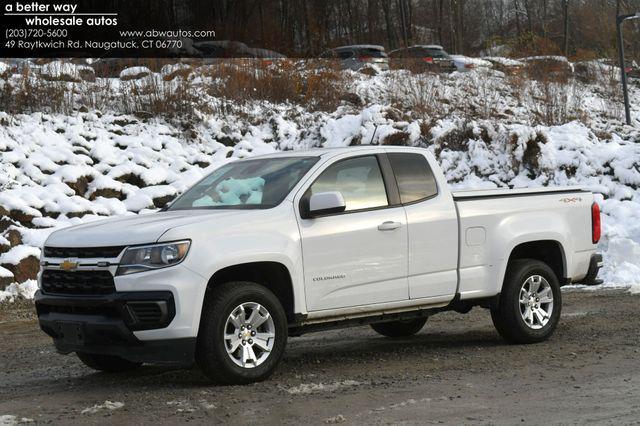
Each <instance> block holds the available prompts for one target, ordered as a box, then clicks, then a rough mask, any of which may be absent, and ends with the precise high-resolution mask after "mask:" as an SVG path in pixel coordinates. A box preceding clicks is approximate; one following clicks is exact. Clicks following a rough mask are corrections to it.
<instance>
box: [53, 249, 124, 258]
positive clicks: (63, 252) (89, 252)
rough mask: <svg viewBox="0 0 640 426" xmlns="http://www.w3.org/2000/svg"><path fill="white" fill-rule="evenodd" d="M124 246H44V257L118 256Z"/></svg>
mask: <svg viewBox="0 0 640 426" xmlns="http://www.w3.org/2000/svg"><path fill="white" fill-rule="evenodd" d="M122 250H124V246H114V247H45V248H44V257H60V258H64V257H78V258H84V259H86V258H100V257H107V258H113V257H118V256H119V255H120V253H122Z"/></svg>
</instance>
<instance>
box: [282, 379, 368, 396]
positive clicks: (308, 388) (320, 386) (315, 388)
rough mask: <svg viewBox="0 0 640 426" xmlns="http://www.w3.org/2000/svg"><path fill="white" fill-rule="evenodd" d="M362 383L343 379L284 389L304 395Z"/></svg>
mask: <svg viewBox="0 0 640 426" xmlns="http://www.w3.org/2000/svg"><path fill="white" fill-rule="evenodd" d="M362 384H363V383H361V382H357V381H355V380H343V381H341V382H333V383H328V384H324V383H302V384H300V385H298V386H294V387H291V388H289V389H287V390H286V391H287V392H288V393H289V394H290V395H304V394H309V393H316V392H335V391H337V390H338V389H342V388H350V387H355V386H360V385H362Z"/></svg>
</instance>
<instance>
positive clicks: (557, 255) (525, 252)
mask: <svg viewBox="0 0 640 426" xmlns="http://www.w3.org/2000/svg"><path fill="white" fill-rule="evenodd" d="M516 259H534V260H538V261H540V262H543V263H545V264H547V265H548V266H549V267H550V268H551V269H552V270H553V272H554V273H555V274H556V277H557V278H558V281H559V282H560V285H562V284H564V282H565V280H566V277H567V257H566V254H565V251H564V247H563V246H562V244H561V243H560V242H559V241H557V240H535V241H527V242H523V243H520V244H518V245H516V246H515V247H513V248H512V250H511V252H510V254H509V258H508V260H507V265H506V266H507V267H508V266H509V265H510V264H511V263H512V262H513V261H514V260H516ZM503 276H504V274H503Z"/></svg>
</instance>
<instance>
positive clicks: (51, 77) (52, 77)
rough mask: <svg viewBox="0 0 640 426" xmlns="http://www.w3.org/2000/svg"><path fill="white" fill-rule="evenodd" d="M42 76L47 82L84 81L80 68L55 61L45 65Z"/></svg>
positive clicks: (41, 72)
mask: <svg viewBox="0 0 640 426" xmlns="http://www.w3.org/2000/svg"><path fill="white" fill-rule="evenodd" d="M40 76H41V77H42V78H43V79H45V80H47V81H66V82H72V83H79V82H80V81H82V78H81V77H80V73H79V72H78V67H77V66H76V65H74V64H70V63H68V62H62V61H53V62H49V63H48V64H45V65H44V66H43V67H42V69H41V70H40Z"/></svg>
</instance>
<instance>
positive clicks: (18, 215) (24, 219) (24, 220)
mask: <svg viewBox="0 0 640 426" xmlns="http://www.w3.org/2000/svg"><path fill="white" fill-rule="evenodd" d="M0 214H1V213H0ZM9 217H10V218H11V219H13V220H14V221H16V222H18V223H20V224H21V225H23V226H31V221H32V220H33V218H34V217H35V216H33V215H30V214H28V213H25V212H23V211H22V210H11V211H10V212H9Z"/></svg>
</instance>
